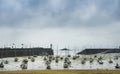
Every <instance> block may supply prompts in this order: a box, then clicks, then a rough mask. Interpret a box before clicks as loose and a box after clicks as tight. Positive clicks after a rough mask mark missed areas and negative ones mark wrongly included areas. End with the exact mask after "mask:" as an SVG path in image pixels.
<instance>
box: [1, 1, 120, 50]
mask: <svg viewBox="0 0 120 74" xmlns="http://www.w3.org/2000/svg"><path fill="white" fill-rule="evenodd" d="M12 43H15V44H16V46H20V44H21V43H24V44H25V45H26V47H28V46H30V45H31V46H43V47H49V44H50V43H52V44H53V46H54V48H57V47H58V48H64V47H68V48H79V49H84V48H87V47H93V48H94V47H97V48H100V47H103V48H107V47H109V48H110V47H113V48H116V47H118V46H119V45H120V0H0V47H3V45H6V46H10V45H11V44H12Z"/></svg>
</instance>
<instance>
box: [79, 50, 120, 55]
mask: <svg viewBox="0 0 120 74" xmlns="http://www.w3.org/2000/svg"><path fill="white" fill-rule="evenodd" d="M98 53H103V54H107V53H120V48H89V49H85V50H83V51H81V52H78V53H77V54H85V55H89V54H98Z"/></svg>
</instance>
